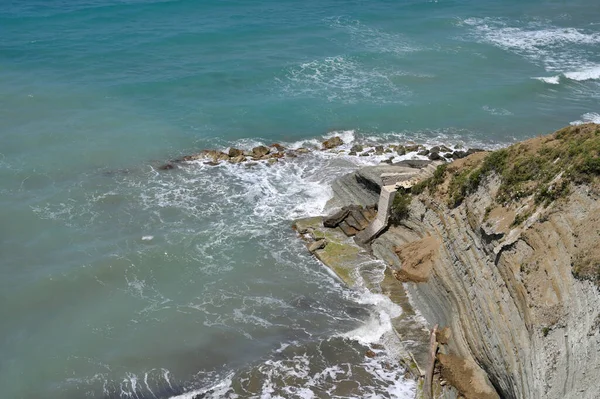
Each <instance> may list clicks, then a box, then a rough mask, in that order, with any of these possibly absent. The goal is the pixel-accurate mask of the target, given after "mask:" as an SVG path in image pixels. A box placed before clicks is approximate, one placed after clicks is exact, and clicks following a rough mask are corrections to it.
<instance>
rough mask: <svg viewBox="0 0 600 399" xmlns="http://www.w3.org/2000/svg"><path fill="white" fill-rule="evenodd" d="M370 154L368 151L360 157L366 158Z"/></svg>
mask: <svg viewBox="0 0 600 399" xmlns="http://www.w3.org/2000/svg"><path fill="white" fill-rule="evenodd" d="M369 155H370V154H369V152H368V151H365V152H363V153H362V154H360V156H361V157H368V156H369Z"/></svg>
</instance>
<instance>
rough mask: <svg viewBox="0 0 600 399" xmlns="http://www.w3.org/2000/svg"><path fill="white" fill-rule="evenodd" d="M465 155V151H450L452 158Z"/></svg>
mask: <svg viewBox="0 0 600 399" xmlns="http://www.w3.org/2000/svg"><path fill="white" fill-rule="evenodd" d="M466 156H467V153H466V152H465V151H454V152H453V153H452V158H454V159H461V158H464V157H466Z"/></svg>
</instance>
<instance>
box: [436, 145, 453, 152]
mask: <svg viewBox="0 0 600 399" xmlns="http://www.w3.org/2000/svg"><path fill="white" fill-rule="evenodd" d="M439 152H452V150H451V149H450V148H448V147H446V146H445V145H441V146H440V151H439Z"/></svg>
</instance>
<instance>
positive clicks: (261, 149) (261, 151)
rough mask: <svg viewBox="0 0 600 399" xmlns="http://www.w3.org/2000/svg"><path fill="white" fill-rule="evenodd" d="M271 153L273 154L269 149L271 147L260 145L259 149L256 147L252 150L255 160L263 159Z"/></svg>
mask: <svg viewBox="0 0 600 399" xmlns="http://www.w3.org/2000/svg"><path fill="white" fill-rule="evenodd" d="M269 152H271V150H270V149H269V147H265V146H264V145H259V146H258V147H254V148H253V149H252V155H253V156H254V157H255V158H261V157H264V156H265V155H267V154H268V153H269Z"/></svg>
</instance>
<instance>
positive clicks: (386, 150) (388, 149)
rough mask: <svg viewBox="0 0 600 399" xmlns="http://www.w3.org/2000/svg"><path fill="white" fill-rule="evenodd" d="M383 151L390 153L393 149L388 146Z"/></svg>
mask: <svg viewBox="0 0 600 399" xmlns="http://www.w3.org/2000/svg"><path fill="white" fill-rule="evenodd" d="M383 152H385V153H390V152H392V149H391V148H386V149H385V150H384V151H383Z"/></svg>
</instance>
